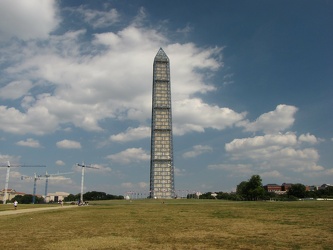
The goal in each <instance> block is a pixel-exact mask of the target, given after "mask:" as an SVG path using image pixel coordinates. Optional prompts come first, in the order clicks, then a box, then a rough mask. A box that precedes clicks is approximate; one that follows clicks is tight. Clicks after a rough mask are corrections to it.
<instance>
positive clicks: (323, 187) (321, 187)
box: [318, 184, 332, 189]
mask: <svg viewBox="0 0 333 250" xmlns="http://www.w3.org/2000/svg"><path fill="white" fill-rule="evenodd" d="M328 187H332V185H331V184H323V185H321V186H320V187H319V188H318V189H326V188H328Z"/></svg>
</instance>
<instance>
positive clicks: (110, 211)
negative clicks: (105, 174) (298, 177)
mask: <svg viewBox="0 0 333 250" xmlns="http://www.w3.org/2000/svg"><path fill="white" fill-rule="evenodd" d="M0 206H1V205H0ZM2 206H9V205H2ZM31 206H32V205H21V206H19V209H24V208H31ZM33 206H34V207H38V205H33ZM39 206H44V205H39ZM1 210H3V208H2V209H0V213H1ZM0 229H1V230H0V243H1V244H0V247H1V249H333V201H297V202H227V201H220V200H165V201H164V202H163V201H161V200H134V201H132V202H130V201H102V202H90V205H89V206H84V207H76V208H73V209H56V210H48V211H39V212H33V213H25V214H16V215H6V216H0Z"/></svg>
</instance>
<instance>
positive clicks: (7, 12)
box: [0, 0, 60, 40]
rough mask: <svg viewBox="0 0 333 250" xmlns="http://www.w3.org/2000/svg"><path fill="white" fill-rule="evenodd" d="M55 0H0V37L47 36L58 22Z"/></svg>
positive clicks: (29, 37) (26, 37)
mask: <svg viewBox="0 0 333 250" xmlns="http://www.w3.org/2000/svg"><path fill="white" fill-rule="evenodd" d="M57 11H58V10H57V6H56V1H55V0H49V1H45V0H29V1H20V0H2V1H0V37H2V38H10V37H18V38H20V39H24V40H25V39H34V38H47V37H48V35H49V33H50V32H52V31H53V30H54V29H55V28H56V27H57V26H58V24H59V21H60V20H59V18H58V16H57Z"/></svg>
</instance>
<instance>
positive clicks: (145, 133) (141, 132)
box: [110, 127, 150, 142]
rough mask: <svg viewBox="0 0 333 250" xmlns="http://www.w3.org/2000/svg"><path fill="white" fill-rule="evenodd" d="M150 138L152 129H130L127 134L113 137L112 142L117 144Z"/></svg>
mask: <svg viewBox="0 0 333 250" xmlns="http://www.w3.org/2000/svg"><path fill="white" fill-rule="evenodd" d="M147 137H150V127H138V128H131V127H130V128H128V129H127V130H126V132H122V133H119V134H116V135H111V136H110V140H111V141H116V142H128V141H135V140H140V139H144V138H147Z"/></svg>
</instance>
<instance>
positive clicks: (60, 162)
mask: <svg viewBox="0 0 333 250" xmlns="http://www.w3.org/2000/svg"><path fill="white" fill-rule="evenodd" d="M55 164H56V165H57V166H65V165H66V164H65V162H63V161H62V160H57V161H56V162H55Z"/></svg>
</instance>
